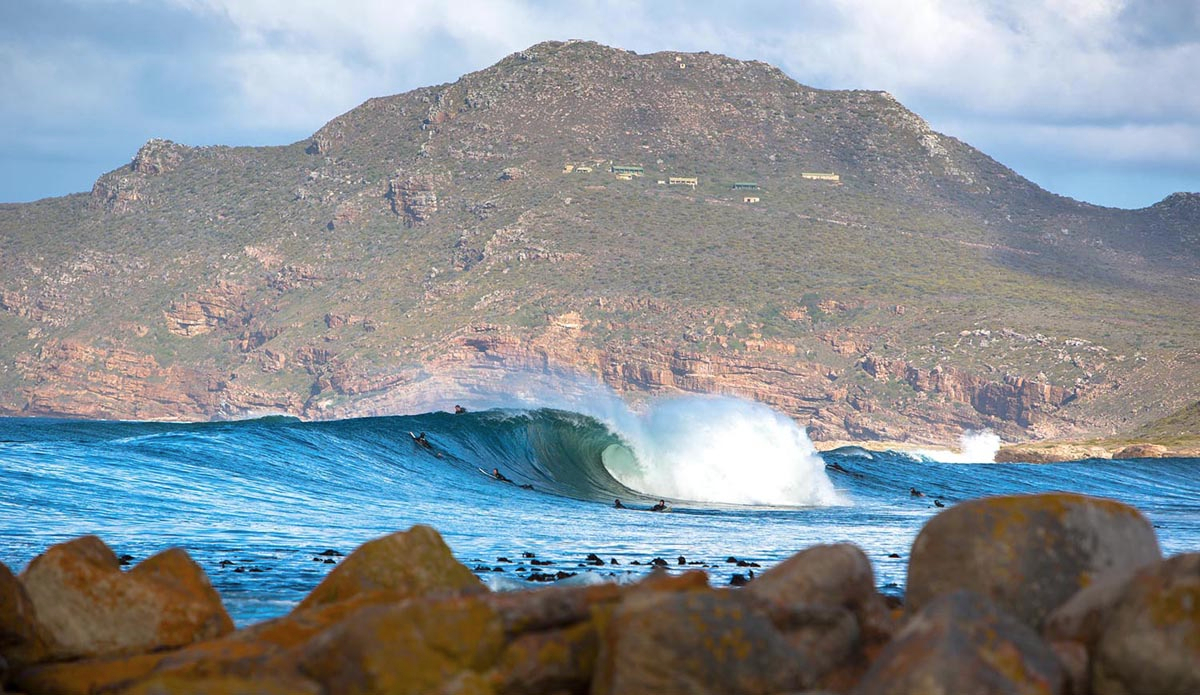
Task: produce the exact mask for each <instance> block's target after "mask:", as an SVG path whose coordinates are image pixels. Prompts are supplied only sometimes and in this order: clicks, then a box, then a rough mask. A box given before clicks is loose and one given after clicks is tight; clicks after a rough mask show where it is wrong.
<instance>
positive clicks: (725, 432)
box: [604, 396, 847, 507]
mask: <svg viewBox="0 0 1200 695" xmlns="http://www.w3.org/2000/svg"><path fill="white" fill-rule="evenodd" d="M615 427H616V429H617V432H618V435H619V436H620V437H621V439H622V440H623V441H624V442H625V443H626V444H627V445H628V448H629V451H630V452H631V454H632V455H628V454H625V453H624V452H622V451H620V449H619V448H614V447H610V449H609V450H606V452H605V455H604V463H605V466H606V467H607V468H608V469H609V471H610V472H611V473H612V474H613V477H615V478H616V479H617V480H618V481H620V482H621V483H622V484H624V485H626V486H628V487H630V488H632V489H634V490H638V491H639V492H642V493H645V494H648V495H652V496H661V497H666V498H671V499H676V500H686V501H693V502H716V503H725V504H740V505H764V506H802V507H807V506H830V505H838V504H846V503H847V500H846V499H845V498H844V497H843V496H842V495H840V494H839V493H838V492H837V490H835V489H834V486H833V483H832V482H831V481H830V480H829V477H828V476H827V475H826V474H825V462H824V461H823V460H822V459H821V457H820V455H819V454H818V453H817V452H816V450H815V448H814V447H813V445H812V442H811V441H810V440H809V438H808V435H807V434H805V432H804V430H803V429H801V428H800V427H799V426H798V425H797V424H796V423H795V422H794V421H792V420H791V419H790V418H788V417H786V416H785V415H783V414H781V413H778V412H776V411H774V410H771V409H770V408H769V407H767V406H765V405H763V404H761V403H756V402H753V401H746V400H741V399H737V398H732V397H726V396H703V397H698V396H693V397H681V398H673V399H670V400H665V401H660V402H658V403H655V404H653V405H652V406H651V407H650V409H649V410H648V411H647V412H646V413H644V414H643V415H640V416H635V417H633V418H632V419H631V420H630V421H628V422H620V423H615Z"/></svg>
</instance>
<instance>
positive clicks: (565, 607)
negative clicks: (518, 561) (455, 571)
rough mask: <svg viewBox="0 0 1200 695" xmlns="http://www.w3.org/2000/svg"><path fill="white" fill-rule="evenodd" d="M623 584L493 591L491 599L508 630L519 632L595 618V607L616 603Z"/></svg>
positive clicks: (510, 632)
mask: <svg viewBox="0 0 1200 695" xmlns="http://www.w3.org/2000/svg"><path fill="white" fill-rule="evenodd" d="M620 597H621V587H620V586H618V585H617V584H612V583H607V582H606V583H603V584H593V585H591V586H551V587H546V588H544V589H539V590H537V591H506V592H500V593H495V594H489V595H488V596H487V601H488V603H489V604H491V606H492V607H493V608H495V609H496V611H497V612H499V613H500V616H501V619H502V620H503V622H504V632H505V634H508V635H519V634H523V633H526V632H534V631H541V630H552V629H557V628H562V627H567V626H570V625H574V624H575V623H579V622H582V621H585V620H588V619H590V618H591V615H592V608H593V607H594V606H598V605H603V604H610V603H615V602H616V601H617V600H619V599H620Z"/></svg>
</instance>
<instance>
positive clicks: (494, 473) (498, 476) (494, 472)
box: [492, 468, 512, 483]
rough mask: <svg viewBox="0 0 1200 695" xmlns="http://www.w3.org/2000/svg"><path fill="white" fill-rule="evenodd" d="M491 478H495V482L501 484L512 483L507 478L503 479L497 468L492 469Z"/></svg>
mask: <svg viewBox="0 0 1200 695" xmlns="http://www.w3.org/2000/svg"><path fill="white" fill-rule="evenodd" d="M492 477H493V478H495V479H496V480H499V481H500V482H502V483H511V482H512V481H511V480H509V479H508V478H505V477H504V474H503V473H501V472H500V469H499V468H493V469H492Z"/></svg>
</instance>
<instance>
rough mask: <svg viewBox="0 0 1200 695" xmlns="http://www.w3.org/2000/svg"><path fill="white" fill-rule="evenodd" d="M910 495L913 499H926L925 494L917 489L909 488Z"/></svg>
mask: <svg viewBox="0 0 1200 695" xmlns="http://www.w3.org/2000/svg"><path fill="white" fill-rule="evenodd" d="M908 494H909V495H910V496H912V497H924V496H925V493H924V492H921V491H920V490H918V489H917V488H915V487H910V488H908Z"/></svg>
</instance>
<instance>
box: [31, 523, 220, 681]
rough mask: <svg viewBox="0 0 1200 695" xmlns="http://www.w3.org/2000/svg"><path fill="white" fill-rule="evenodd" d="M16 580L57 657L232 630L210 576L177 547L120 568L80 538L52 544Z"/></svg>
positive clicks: (170, 644) (98, 544) (175, 642)
mask: <svg viewBox="0 0 1200 695" xmlns="http://www.w3.org/2000/svg"><path fill="white" fill-rule="evenodd" d="M20 579H21V584H22V585H23V586H24V588H25V590H26V592H28V595H29V599H30V602H31V603H32V605H33V607H34V609H35V611H36V624H38V625H40V626H41V627H43V628H44V629H45V630H46V633H47V635H48V637H49V641H50V643H51V645H52V650H53V651H52V655H53V656H54V657H55V658H59V659H63V658H78V657H95V656H107V655H116V654H130V653H140V652H145V651H149V650H151V649H160V648H174V647H181V646H183V645H186V644H190V643H192V642H197V641H202V640H206V639H211V638H214V637H219V636H221V635H223V634H226V633H228V632H230V631H232V630H233V621H232V620H230V619H229V615H228V614H227V613H226V612H225V608H224V607H223V606H222V605H221V599H220V597H219V596H218V595H217V593H216V591H215V590H214V589H213V588H212V585H211V584H210V583H209V581H208V577H207V576H205V574H204V572H203V571H202V570H201V569H200V568H199V566H197V565H196V564H195V563H194V562H192V560H191V559H190V558H189V557H188V556H187V553H185V552H184V551H183V550H181V549H178V548H177V549H173V550H167V551H164V552H162V553H159V554H158V555H155V556H153V557H151V558H148V559H146V560H144V561H142V562H141V563H139V564H138V565H137V566H135V567H134V568H133V569H131V570H130V571H129V572H123V571H122V570H121V564H120V561H119V560H118V559H117V556H116V555H115V554H114V553H113V551H112V550H111V549H109V548H108V546H106V545H105V544H104V542H103V541H101V540H100V539H99V538H96V537H95V536H85V537H83V538H79V539H77V540H74V541H70V542H68V543H63V544H61V545H56V546H53V547H51V548H50V549H49V550H47V551H46V552H45V553H44V554H42V555H40V556H38V557H37V558H35V559H34V560H33V562H31V563H29V567H27V568H26V569H25V571H24V572H22V573H21V577H20Z"/></svg>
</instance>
